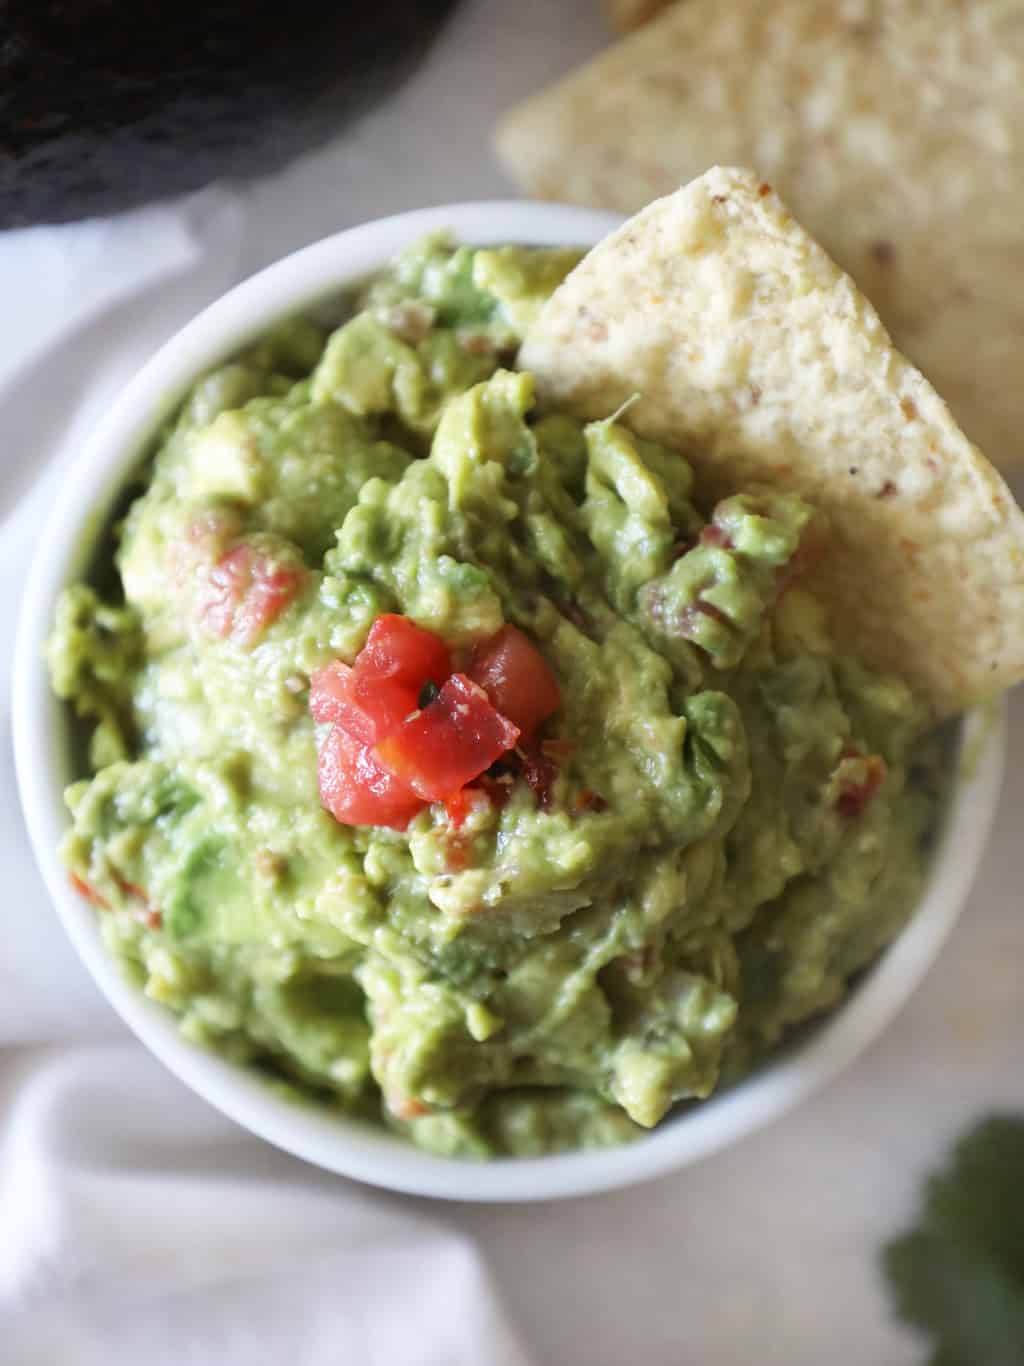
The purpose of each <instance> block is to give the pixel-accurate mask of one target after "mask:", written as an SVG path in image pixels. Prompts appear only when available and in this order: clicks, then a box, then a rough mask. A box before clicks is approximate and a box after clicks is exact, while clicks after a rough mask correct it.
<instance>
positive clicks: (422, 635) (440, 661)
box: [356, 612, 452, 693]
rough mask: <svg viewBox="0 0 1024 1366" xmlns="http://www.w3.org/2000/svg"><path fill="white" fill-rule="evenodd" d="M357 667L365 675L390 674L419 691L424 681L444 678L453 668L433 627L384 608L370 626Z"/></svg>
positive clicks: (377, 677) (438, 681) (383, 675)
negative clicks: (423, 625) (419, 623)
mask: <svg viewBox="0 0 1024 1366" xmlns="http://www.w3.org/2000/svg"><path fill="white" fill-rule="evenodd" d="M356 667H357V668H358V669H359V671H360V673H364V672H365V675H366V677H367V678H373V679H381V678H393V679H395V680H396V681H397V682H399V683H404V684H406V686H407V687H410V688H415V689H416V691H417V693H418V692H419V690H420V688H421V687H422V686H423V684H424V683H427V682H432V683H436V684H437V685H438V686H440V685H441V684H442V683H443V682H444V680H445V679H446V678H447V677H448V675H449V674H450V673H451V671H452V657H451V654H450V652H449V650H448V646H447V645H446V644H445V643H444V641H443V640H442V639H441V637H440V636H436V635H435V634H434V632H433V631H427V630H426V629H425V628H424V627H422V626H417V625H416V623H415V622H414V621H410V620H409V618H408V617H400V616H397V615H396V614H395V613H394V612H386V613H385V614H384V615H383V616H379V617H378V618H377V620H376V621H375V622H374V623H373V625H372V626H371V627H370V634H369V635H368V636H367V637H366V644H365V645H364V646H363V648H362V649H361V650H360V652H359V655H358V658H357V659H356Z"/></svg>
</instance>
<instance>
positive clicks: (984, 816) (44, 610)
mask: <svg viewBox="0 0 1024 1366" xmlns="http://www.w3.org/2000/svg"><path fill="white" fill-rule="evenodd" d="M620 222H621V218H620V217H619V216H617V215H614V214H608V213H603V212H598V211H595V210H589V209H580V208H575V207H569V206H564V205H557V204H539V203H533V202H530V201H521V200H508V201H504V200H497V201H480V202H471V203H462V204H450V205H441V206H438V207H435V208H430V209H421V210H414V211H412V212H410V213H402V214H396V215H393V216H391V217H388V218H383V219H378V220H375V221H372V222H369V223H364V224H362V225H360V226H358V227H354V228H349V229H346V230H345V231H342V232H339V233H335V234H333V235H332V236H330V237H327V238H324V239H322V240H321V241H319V242H316V243H314V244H312V245H311V246H308V247H305V248H303V249H301V250H299V251H297V252H295V253H293V254H291V255H289V256H286V257H284V258H283V259H281V260H280V261H278V262H276V263H275V264H273V265H270V266H268V267H267V268H266V269H264V270H262V271H260V272H259V273H258V274H256V275H254V276H251V277H250V278H249V279H247V280H245V281H243V282H242V283H241V284H239V285H237V286H235V287H234V288H233V289H231V290H230V291H229V292H228V293H226V294H225V295H223V296H222V297H221V298H219V299H218V300H216V301H215V302H213V303H212V304H210V305H209V306H208V307H207V308H205V309H204V310H203V311H202V312H201V313H199V314H198V315H197V316H196V317H195V318H193V319H192V321H191V322H189V323H188V324H186V326H185V327H184V328H182V329H181V330H180V331H178V332H177V333H176V334H174V336H172V337H171V338H170V339H169V340H168V341H167V342H166V343H165V344H164V345H163V346H162V347H161V348H160V349H159V350H158V351H157V352H156V353H155V354H154V355H153V356H152V357H151V359H150V360H148V361H147V362H146V364H144V365H143V366H142V367H141V369H140V370H139V371H138V373H137V374H136V375H135V377H134V378H133V379H132V380H131V381H130V383H129V384H128V385H127V386H126V387H125V388H124V389H123V390H122V391H121V393H120V394H119V396H118V397H117V399H116V400H115V401H114V402H113V403H112V404H111V406H110V407H109V409H108V410H107V412H106V413H105V414H104V416H103V417H102V419H101V420H100V421H99V422H98V423H97V425H96V426H95V427H94V428H93V430H92V432H91V434H90V435H89V436H88V438H87V439H86V441H85V442H84V444H83V447H82V449H81V451H80V453H79V454H78V455H77V456H76V458H75V459H74V461H73V462H72V463H71V464H70V468H69V471H68V475H67V478H66V480H65V482H64V484H63V486H62V488H61V490H60V491H59V493H58V495H57V497H56V499H55V501H54V504H53V506H52V508H51V509H50V511H49V514H48V517H47V530H46V538H45V542H41V543H40V544H39V545H38V546H37V548H36V551H35V554H34V556H33V560H32V564H31V567H30V570H29V574H28V577H27V581H26V585H25V589H24V593H23V598H22V604H21V609H20V613H19V620H18V629H17V636H16V642H15V654H14V666H13V696H12V726H13V740H14V756H15V768H16V774H17V781H18V789H19V794H20V798H21V804H22V810H23V812H24V816H25V821H26V824H27V827H28V831H29V836H30V840H31V844H32V848H33V852H34V854H35V859H36V862H37V865H38V867H39V869H40V871H41V873H42V876H43V880H44V882H45V884H46V887H47V890H48V892H49V895H50V898H51V900H52V902H53V904H54V906H55V908H56V910H57V913H58V915H59V917H60V919H61V922H62V923H63V926H64V929H65V931H66V932H67V934H68V936H69V938H70V939H71V941H72V943H73V945H74V947H75V949H76V950H77V952H78V955H79V957H80V958H81V959H82V961H83V963H84V964H85V966H86V968H87V970H88V971H89V973H90V975H91V976H92V978H93V980H94V981H95V983H96V984H97V986H98V987H99V989H100V991H101V992H102V993H103V995H104V996H105V997H106V999H107V1000H108V1001H109V1002H110V1004H111V1005H112V1006H113V1007H114V1009H115V1010H116V1011H117V1013H118V1014H119V1015H120V1016H121V1018H122V1019H123V1020H124V1021H125V1023H126V1024H127V1025H128V1027H129V1028H130V1029H131V1030H132V1031H133V1032H134V1033H135V1035H136V1036H137V1037H138V1038H139V1039H140V1040H141V1041H142V1043H144V1044H145V1045H146V1047H147V1048H148V1049H149V1050H150V1051H151V1052H152V1053H153V1054H154V1055H155V1056H156V1057H157V1058H158V1059H159V1060H160V1061H161V1062H162V1063H163V1064H164V1065H165V1066H166V1067H167V1068H168V1069H169V1070H170V1071H171V1072H172V1073H173V1074H175V1075H176V1076H177V1077H178V1078H179V1079H180V1080H181V1081H183V1082H184V1083H185V1084H186V1085H187V1086H189V1087H190V1088H191V1089H192V1090H193V1091H195V1092H197V1093H198V1094H199V1095H200V1096H202V1097H203V1098H204V1099H205V1100H206V1101H208V1102H209V1103H210V1104H212V1105H213V1106H215V1107H216V1108H217V1109H219V1110H220V1111H221V1112H222V1113H224V1114H225V1115H227V1116H228V1117H229V1118H230V1119H232V1120H234V1121H235V1122H236V1123H238V1124H240V1125H241V1126H242V1127H244V1128H246V1129H249V1130H250V1131H251V1132H253V1133H255V1134H257V1135H258V1136H260V1137H261V1138H263V1139H265V1140H267V1141H268V1142H270V1143H272V1144H274V1145H275V1146H277V1147H279V1148H282V1149H284V1150H285V1151H287V1152H290V1153H292V1154H293V1155H295V1156H297V1157H300V1158H303V1159H305V1160H306V1161H308V1162H311V1163H313V1164H315V1165H317V1166H319V1167H323V1168H325V1169H327V1170H329V1171H333V1172H335V1173H338V1174H339V1175H343V1176H348V1177H352V1178H355V1179H357V1180H360V1181H363V1182H366V1183H368V1184H370V1185H375V1186H380V1187H384V1188H387V1189H390V1190H395V1191H400V1192H404V1193H407V1194H414V1195H422V1196H432V1197H436V1198H442V1199H449V1200H457V1201H467V1200H474V1201H496V1202H520V1201H532V1200H552V1199H559V1198H563V1197H569V1196H579V1195H584V1194H590V1193H596V1192H600V1191H608V1190H613V1189H617V1188H620V1187H624V1186H629V1185H632V1184H635V1183H637V1182H640V1181H645V1180H649V1179H652V1178H654V1177H657V1176H662V1175H664V1174H665V1173H667V1172H670V1171H672V1170H674V1169H676V1168H679V1167H682V1166H684V1165H687V1164H688V1163H690V1162H694V1161H697V1160H698V1159H699V1158H701V1157H704V1156H707V1155H709V1154H711V1153H713V1152H715V1151H718V1150H719V1149H721V1148H723V1147H725V1146H726V1145H727V1144H729V1143H733V1142H735V1141H737V1140H738V1139H740V1138H741V1137H744V1136H746V1135H748V1134H750V1133H752V1132H753V1131H754V1130H756V1129H759V1128H761V1127H763V1126H764V1125H766V1124H767V1123H769V1122H770V1121H772V1120H773V1119H776V1118H779V1117H780V1116H781V1115H782V1114H784V1113H785V1112H786V1111H788V1110H789V1109H791V1108H792V1107H793V1106H794V1105H796V1104H797V1103H798V1102H799V1101H800V1100H802V1099H804V1098H805V1097H806V1096H808V1095H809V1094H810V1093H811V1092H813V1091H816V1090H818V1089H819V1088H820V1087H821V1086H823V1085H824V1084H825V1083H826V1082H827V1081H829V1080H830V1079H832V1078H833V1077H834V1076H836V1075H837V1074H838V1073H839V1072H840V1071H841V1070H842V1069H843V1068H844V1067H845V1066H846V1065H847V1064H848V1063H850V1062H851V1061H852V1060H853V1059H854V1058H855V1057H856V1056H857V1055H858V1054H859V1053H860V1052H862V1051H863V1050H864V1049H865V1048H866V1047H867V1046H868V1045H869V1044H870V1043H871V1042H873V1040H874V1039H875V1038H877V1037H878V1035H879V1034H880V1033H881V1032H882V1031H883V1030H884V1029H885V1027H886V1026H887V1025H888V1024H889V1023H890V1021H891V1020H892V1019H893V1017H894V1016H895V1015H896V1014H897V1012H898V1011H899V1010H900V1009H901V1007H902V1006H903V1005H904V1004H905V1002H906V1000H907V999H908V998H909V996H910V995H911V993H912V992H913V990H914V989H915V987H916V986H917V985H918V984H919V982H920V981H921V979H922V978H923V976H924V975H925V973H926V972H927V970H928V968H929V967H930V966H931V964H932V962H933V960H934V959H935V957H936V955H937V954H938V951H939V949H940V948H941V946H942V944H943V942H944V941H945V939H946V937H947V935H948V934H949V932H950V930H951V929H952V927H953V924H954V923H955V921H956V919H957V917H958V915H959V913H960V911H961V909H962V906H963V903H964V901H965V899H966V896H967V894H968V891H969V890H970V885H971V882H972V881H973V878H974V875H975V872H976V870H977V867H978V865H979V863H980V860H981V857H982V854H983V851H984V847H985V843H986V840H987V838H988V834H989V831H990V828H991V825H992V821H993V819H994V815H995V811H996V807H997V804H998V799H999V792H1000V787H1001V782H1002V775H1003V766H1004V759H1005V748H1006V707H1005V702H1003V701H1002V700H1000V701H997V702H995V703H992V704H989V705H988V706H986V707H984V708H979V709H976V710H974V711H972V712H970V713H968V714H967V715H966V717H965V718H964V722H963V725H962V727H961V745H960V757H959V758H958V763H959V766H960V771H959V776H958V779H957V783H956V787H955V789H954V793H953V797H952V800H951V804H950V810H949V812H948V814H947V817H946V821H945V826H944V830H943V833H942V837H941V839H940V842H939V846H938V848H937V850H936V852H935V854H934V855H933V859H932V862H931V866H930V870H929V874H928V881H927V886H926V889H925V892H924V895H923V896H922V899H921V902H920V903H919V906H918V909H917V911H916V912H915V915H914V918H913V919H912V920H911V921H910V923H909V924H908V925H907V926H906V927H905V929H904V930H903V931H902V932H901V934H900V935H899V936H898V938H897V939H896V940H895V941H894V942H893V944H892V945H890V946H889V948H888V949H887V950H886V951H885V952H884V954H883V955H882V957H881V958H880V960H879V961H878V962H877V963H876V964H875V965H874V966H873V967H872V968H871V969H870V970H869V971H868V972H867V973H866V974H865V977H864V979H863V980H862V981H861V982H860V983H859V984H858V985H857V987H856V988H855V990H854V991H853V993H852V994H851V995H850V997H848V998H847V1000H846V1001H845V1002H844V1003H843V1004H842V1006H841V1007H840V1008H839V1009H837V1010H836V1011H835V1012H834V1013H833V1014H832V1015H831V1016H829V1017H828V1018H826V1019H825V1020H824V1021H823V1022H822V1023H821V1024H820V1025H819V1026H818V1027H817V1028H816V1029H815V1030H814V1032H813V1033H812V1034H811V1035H810V1037H808V1038H807V1039H805V1040H803V1041H801V1042H800V1043H799V1044H797V1045H796V1046H795V1047H794V1048H792V1049H791V1050H788V1051H786V1052H784V1053H783V1054H782V1055H780V1056H779V1057H778V1058H777V1059H776V1060H774V1061H772V1062H771V1063H769V1064H767V1065H766V1066H765V1067H764V1068H763V1069H761V1070H760V1071H759V1072H757V1073H755V1074H754V1075H753V1076H752V1077H751V1078H749V1079H748V1080H746V1081H744V1082H743V1083H741V1084H740V1085H738V1086H737V1087H736V1088H734V1089H732V1090H730V1091H728V1092H726V1093H724V1094H722V1095H721V1096H718V1097H715V1098H714V1099H713V1100H711V1101H709V1102H706V1103H705V1104H704V1105H702V1106H700V1107H699V1108H696V1109H694V1110H692V1111H689V1112H688V1113H686V1114H685V1115H681V1116H679V1117H678V1118H676V1119H671V1120H669V1121H667V1122H665V1123H663V1124H662V1125H661V1126H659V1127H658V1128H657V1129H655V1130H653V1131H652V1132H651V1133H650V1134H649V1135H647V1136H645V1137H643V1138H641V1139H638V1140H637V1141H636V1142H633V1143H630V1144H627V1145H625V1146H623V1147H619V1148H610V1149H600V1150H589V1151H586V1150H577V1151H573V1152H568V1153H560V1154H555V1155H551V1156H546V1157H536V1158H509V1159H496V1160H492V1161H489V1162H479V1161H476V1160H470V1159H459V1158H449V1157H438V1156H434V1155H433V1154H430V1153H426V1152H423V1151H421V1150H420V1149H417V1148H415V1147H413V1146H412V1145H411V1144H409V1143H408V1142H406V1141H405V1140H403V1139H400V1138H398V1137H396V1136H394V1135H392V1134H390V1133H388V1132H387V1131H386V1130H379V1129H374V1128H371V1127H369V1126H367V1125H365V1124H362V1123H360V1122H358V1121H354V1120H350V1119H347V1118H345V1117H344V1116H339V1115H336V1114H330V1113H328V1112H326V1111H318V1110H316V1109H315V1108H314V1107H312V1106H310V1107H305V1106H302V1105H300V1104H296V1103H294V1102H291V1101H288V1100H286V1099H284V1098H282V1097H281V1096H280V1095H277V1094H275V1093H274V1092H273V1091H272V1090H271V1088H270V1087H268V1086H267V1085H266V1083H265V1082H263V1081H261V1080H260V1079H259V1078H258V1077H257V1076H256V1074H254V1073H250V1072H247V1071H246V1070H245V1069H243V1068H241V1067H238V1066H237V1065H235V1064H232V1063H228V1062H227V1061H225V1060H224V1059H222V1058H220V1057H218V1056H217V1055H215V1054H213V1053H211V1052H209V1051H207V1050H205V1049H203V1048H201V1047H199V1046H197V1045H194V1044H191V1043H188V1042H187V1041H186V1040H185V1039H183V1038H182V1037H181V1035H180V1034H179V1033H178V1030H177V1027H176V1022H175V1019H174V1017H173V1016H172V1015H171V1014H170V1013H169V1012H168V1011H166V1010H165V1009H164V1008H163V1007H160V1006H158V1005H156V1004H155V1003H154V1002H152V1001H150V1000H148V999H147V998H146V997H145V996H143V994H142V993H141V991H139V990H138V988H136V987H135V986H133V985H132V984H131V983H130V982H129V981H128V980H127V979H126V978H125V977H124V976H123V975H122V973H121V971H120V968H119V967H118V965H117V963H116V961H115V960H114V958H113V957H112V956H111V955H110V954H109V953H108V952H107V950H106V948H105V947H104V945H103V942H102V940H101V938H100V933H99V925H98V920H97V917H96V914H95V912H94V909H93V908H92V907H91V906H89V905H88V904H87V903H86V902H85V901H84V900H83V899H82V898H81V897H80V896H78V895H77V894H76V893H74V892H73V891H72V889H71V887H70V884H69V882H68V880H67V876H66V872H65V870H64V868H63V865H62V864H61V863H60V861H59V859H58V857H57V844H58V841H59V839H60V837H61V835H62V834H63V832H64V830H65V829H66V828H67V824H68V822H67V817H66V809H65V807H64V803H63V795H62V794H63V786H64V781H63V779H64V776H65V775H66V763H65V761H64V759H63V758H62V757H61V755H62V754H63V755H64V756H66V734H67V718H66V710H65V707H64V705H63V704H62V703H60V702H58V700H57V699H56V698H55V697H54V696H53V695H52V694H51V692H50V688H49V681H48V677H47V671H46V666H45V660H44V658H43V647H44V642H45V640H46V637H47V635H48V634H49V630H50V626H51V623H52V616H53V608H54V605H55V601H56V598H57V595H58V594H59V592H60V590H61V589H62V588H63V587H64V586H65V585H66V584H67V583H69V582H71V581H73V580H74V579H75V578H76V577H78V576H80V575H81V574H82V573H83V572H84V571H85V568H86V564H87V561H88V558H89V554H90V551H91V550H92V548H93V546H94V542H95V538H96V536H97V535H98V534H99V532H100V530H101V529H102V528H103V527H104V526H105V525H106V523H107V521H108V518H109V514H110V511H111V508H112V504H113V502H114V500H115V498H116V496H117V493H118V492H119V490H120V488H121V487H122V485H123V483H124V481H125V478H126V476H127V475H128V474H129V472H130V471H131V470H132V469H133V468H135V467H136V465H137V463H138V460H139V458H140V455H141V453H142V452H143V451H144V450H145V448H146V447H147V445H148V444H149V442H150V441H151V440H152V438H153V436H154V435H155V433H156V431H157V429H158V428H159V426H160V424H161V423H162V422H163V420H164V419H165V418H166V417H167V415H168V414H169V413H170V412H171V410H172V409H173V408H174V407H175V405H176V404H177V403H178V402H179V401H180V399H181V397H182V396H183V394H184V392H185V391H186V390H187V388H188V387H189V385H190V384H191V383H192V382H194V380H195V379H196V378H197V377H198V375H200V374H201V373H203V372H204V371H205V370H208V369H210V368H211V367H212V366H213V365H215V364H217V363H219V362H221V361H223V360H225V359H226V358H227V357H228V356H229V355H231V354H232V353H233V352H235V351H237V350H238V349H239V347H241V346H242V345H244V344H245V343H247V342H248V341H250V340H251V339H252V338H253V337H254V336H256V335H258V334H259V333H261V332H263V331H265V329H266V328H267V327H268V326H270V325H271V324H272V323H273V322H274V321H275V320H276V319H277V318H280V317H283V316H288V315H289V314H291V313H295V312H298V311H301V310H302V309H303V308H305V307H310V306H312V305H314V304H315V303H317V302H318V301H320V300H322V299H324V298H326V297H330V296H332V295H335V294H337V293H338V292H340V291H342V290H344V289H345V288H346V287H351V286H353V285H354V284H356V283H358V281H359V280H360V279H362V278H365V277H366V276H367V275H368V274H370V273H371V272H373V271H374V270H377V269H379V268H380V267H381V266H383V265H384V264H386V262H387V261H388V260H389V259H390V258H391V257H392V256H393V255H394V254H395V253H396V252H397V251H399V250H401V249H402V248H403V247H404V246H406V245H408V244H409V243H410V242H412V241H414V240H415V239H416V238H417V237H419V236H421V235H423V234H425V233H427V232H433V231H437V230H439V229H450V230H451V231H452V232H453V234H454V235H455V237H456V238H457V239H458V240H461V241H465V242H469V243H473V244H479V245H496V244H500V243H503V242H524V243H529V244H536V245H552V246H557V245H575V244H582V245H588V244H590V243H593V242H595V241H597V240H598V239H599V238H600V237H602V236H604V235H605V234H606V233H608V232H610V231H611V230H613V229H614V228H615V227H616V226H618V224H619V223H620Z"/></svg>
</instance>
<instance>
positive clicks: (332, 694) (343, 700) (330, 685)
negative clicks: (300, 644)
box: [309, 657, 419, 745]
mask: <svg viewBox="0 0 1024 1366" xmlns="http://www.w3.org/2000/svg"><path fill="white" fill-rule="evenodd" d="M418 705H419V691H418V689H417V688H410V687H408V686H407V685H406V684H404V683H400V682H399V681H398V680H397V679H394V678H379V679H371V678H368V677H367V676H366V674H365V673H364V671H363V670H362V668H361V657H360V660H357V661H356V664H355V667H353V668H350V667H349V666H348V665H347V664H343V663H342V662H341V660H340V659H336V660H334V661H333V663H331V664H325V665H324V667H323V668H322V669H317V671H316V672H315V673H314V674H313V676H312V677H311V678H310V680H309V710H310V711H311V712H312V714H313V719H314V721H334V722H336V723H337V724H338V725H339V726H341V727H342V729H343V730H345V731H347V732H348V734H349V735H351V736H352V737H353V738H354V739H356V740H359V741H361V742H362V743H363V744H364V745H374V744H376V743H377V741H378V740H383V738H384V737H385V735H390V734H391V733H392V731H395V730H397V729H398V727H399V726H400V725H401V724H402V722H403V721H404V720H405V718H406V717H407V716H408V715H409V714H410V713H411V712H414V711H415V710H416V708H417V706H418Z"/></svg>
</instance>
